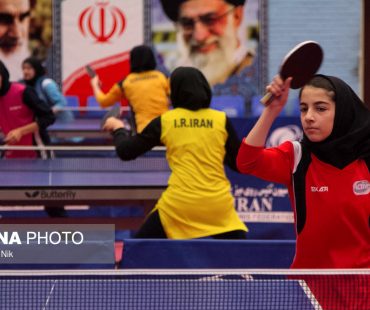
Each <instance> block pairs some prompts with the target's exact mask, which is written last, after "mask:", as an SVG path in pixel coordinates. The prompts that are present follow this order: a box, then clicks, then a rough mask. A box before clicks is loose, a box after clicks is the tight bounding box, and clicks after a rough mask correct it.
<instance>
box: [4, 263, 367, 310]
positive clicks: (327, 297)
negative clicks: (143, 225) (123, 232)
mask: <svg viewBox="0 0 370 310" xmlns="http://www.w3.org/2000/svg"><path fill="white" fill-rule="evenodd" d="M369 276H370V270H369V269H364V270H326V271H325V270H301V271H299V270H294V271H292V270H248V269H247V270H198V271H196V270H134V271H130V270H111V271H101V270H94V271H89V270H84V271H45V270H39V271H29V272H28V271H2V272H1V273H0V300H1V301H2V305H7V309H89V310H90V309H130V310H132V309H151V310H153V309H154V310H157V309H158V310H166V309H171V310H175V309H181V310H187V309H189V310H190V309H191V310H194V309H210V310H221V309H222V310H225V309H232V310H238V309H240V310H241V309H243V310H245V309H252V310H258V309H261V310H268V309H284V310H289V309H292V310H293V309H294V310H297V309H300V310H305V309H332V310H336V309H338V310H342V309H346V310H350V309H356V310H359V309H360V310H361V309H364V310H365V309H367V310H368V309H370V307H369V306H370V301H369Z"/></svg>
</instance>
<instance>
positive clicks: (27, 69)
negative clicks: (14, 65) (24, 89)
mask: <svg viewBox="0 0 370 310" xmlns="http://www.w3.org/2000/svg"><path fill="white" fill-rule="evenodd" d="M22 71H23V78H24V79H25V80H32V79H33V78H34V77H35V75H36V71H35V69H34V68H33V67H32V66H31V65H30V64H28V63H24V64H22Z"/></svg>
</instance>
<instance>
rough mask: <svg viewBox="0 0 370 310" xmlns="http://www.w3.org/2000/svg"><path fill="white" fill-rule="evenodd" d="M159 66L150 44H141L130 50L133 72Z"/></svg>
mask: <svg viewBox="0 0 370 310" xmlns="http://www.w3.org/2000/svg"><path fill="white" fill-rule="evenodd" d="M156 66H157V63H156V61H155V57H154V53H153V51H152V49H151V48H150V47H149V46H146V45H139V46H136V47H134V48H133V49H132V50H131V51H130V67H131V72H136V73H139V72H143V71H150V70H154V69H155V68H156Z"/></svg>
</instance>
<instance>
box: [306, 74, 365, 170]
mask: <svg viewBox="0 0 370 310" xmlns="http://www.w3.org/2000/svg"><path fill="white" fill-rule="evenodd" d="M318 76H321V77H323V78H325V79H327V80H328V81H329V82H330V83H331V84H332V86H333V88H334V91H335V116H334V125H333V130H332V132H331V134H330V135H329V137H327V138H326V139H325V140H324V141H321V142H311V141H310V140H309V139H308V138H307V136H306V135H304V136H303V140H302V143H303V144H304V145H305V146H306V147H308V149H309V150H310V151H311V152H312V153H313V154H315V155H316V156H317V157H318V158H319V159H320V160H322V161H324V162H326V163H328V164H330V165H333V166H335V167H337V168H339V169H343V168H344V167H346V166H347V165H348V164H350V163H351V162H353V161H355V160H356V159H358V158H362V159H364V160H365V161H366V163H367V164H368V166H369V164H370V109H369V107H367V106H365V103H363V102H362V101H361V99H360V98H359V97H358V96H357V95H356V93H355V92H354V91H353V90H352V88H351V87H350V86H349V85H348V84H346V83H345V82H344V81H342V80H340V79H339V78H336V77H332V76H325V75H316V77H318Z"/></svg>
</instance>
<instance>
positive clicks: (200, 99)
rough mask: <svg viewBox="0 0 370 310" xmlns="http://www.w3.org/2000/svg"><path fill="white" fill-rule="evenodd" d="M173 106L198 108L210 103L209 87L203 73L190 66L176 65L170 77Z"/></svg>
mask: <svg viewBox="0 0 370 310" xmlns="http://www.w3.org/2000/svg"><path fill="white" fill-rule="evenodd" d="M170 86H171V101H172V106H173V107H174V108H180V107H181V108H184V109H188V110H193V111H196V110H199V109H202V108H208V107H209V105H210V104H211V97H212V93H211V88H210V86H209V84H208V82H207V80H206V78H205V77H204V75H203V73H202V72H200V71H199V70H198V69H196V68H192V67H178V68H177V69H175V70H174V71H173V72H172V74H171V77H170Z"/></svg>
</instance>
